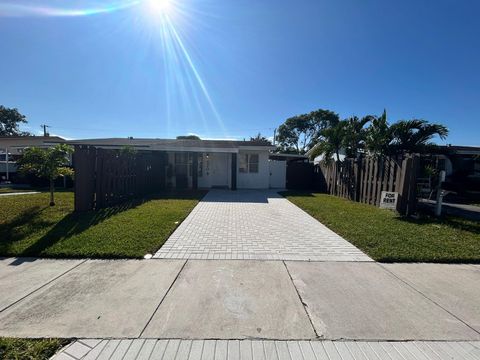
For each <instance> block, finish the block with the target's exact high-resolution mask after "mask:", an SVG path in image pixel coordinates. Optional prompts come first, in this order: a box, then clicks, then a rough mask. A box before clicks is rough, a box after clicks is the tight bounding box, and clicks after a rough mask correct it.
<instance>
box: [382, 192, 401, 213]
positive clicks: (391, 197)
mask: <svg viewBox="0 0 480 360" xmlns="http://www.w3.org/2000/svg"><path fill="white" fill-rule="evenodd" d="M397 201H398V192H392V191H382V195H381V197H380V208H381V209H390V210H396V209H397Z"/></svg>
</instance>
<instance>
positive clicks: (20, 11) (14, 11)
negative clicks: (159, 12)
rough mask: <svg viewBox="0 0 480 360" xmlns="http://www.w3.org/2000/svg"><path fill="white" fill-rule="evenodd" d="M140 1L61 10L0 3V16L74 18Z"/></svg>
mask: <svg viewBox="0 0 480 360" xmlns="http://www.w3.org/2000/svg"><path fill="white" fill-rule="evenodd" d="M140 3H141V0H134V1H122V2H115V3H111V4H109V5H103V6H96V7H89V8H82V9H80V8H61V7H53V6H38V5H35V4H30V5H28V4H18V3H8V2H7V3H0V16H4V17H5V16H10V17H23V16H50V17H69V16H71V17H74V16H88V15H95V14H104V13H111V12H115V11H119V10H124V9H127V8H131V7H133V6H136V5H139V4H140Z"/></svg>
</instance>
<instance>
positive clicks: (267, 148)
mask: <svg viewBox="0 0 480 360" xmlns="http://www.w3.org/2000/svg"><path fill="white" fill-rule="evenodd" d="M274 149H275V146H241V147H239V150H240V151H242V150H247V151H252V150H253V151H270V150H274Z"/></svg>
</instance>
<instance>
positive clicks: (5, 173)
mask: <svg viewBox="0 0 480 360" xmlns="http://www.w3.org/2000/svg"><path fill="white" fill-rule="evenodd" d="M62 143H65V139H62V138H61V137H58V136H0V181H1V180H10V179H11V178H12V177H13V178H15V176H16V172H17V166H16V164H15V162H16V160H17V159H18V158H19V157H20V156H22V154H23V151H24V150H25V149H26V148H29V147H33V146H35V147H41V148H48V147H51V146H55V145H57V144H62Z"/></svg>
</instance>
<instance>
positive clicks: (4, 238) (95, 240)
mask: <svg viewBox="0 0 480 360" xmlns="http://www.w3.org/2000/svg"><path fill="white" fill-rule="evenodd" d="M204 194H205V192H201V191H195V192H184V193H165V194H158V195H155V196H151V197H148V198H145V199H141V200H133V201H130V202H127V203H125V204H122V205H119V206H115V207H111V208H107V209H102V210H99V211H95V212H94V211H89V212H85V213H74V212H73V193H72V192H59V193H56V194H55V202H56V205H55V206H53V207H50V206H48V204H49V200H48V197H49V194H48V193H40V194H33V195H16V196H7V197H0V256H38V257H59V258H86V257H88V258H141V257H143V256H144V255H145V254H147V253H153V252H155V251H156V250H158V249H159V248H160V247H161V246H162V245H163V243H164V242H165V241H166V239H167V238H168V237H169V235H170V234H171V233H172V232H173V231H174V230H175V228H176V227H177V226H178V224H179V223H181V222H182V221H183V219H185V217H186V216H187V215H188V214H189V213H190V211H191V210H192V209H193V208H194V207H195V205H196V204H197V203H198V201H199V200H200V199H201V198H202V197H203V195H204Z"/></svg>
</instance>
